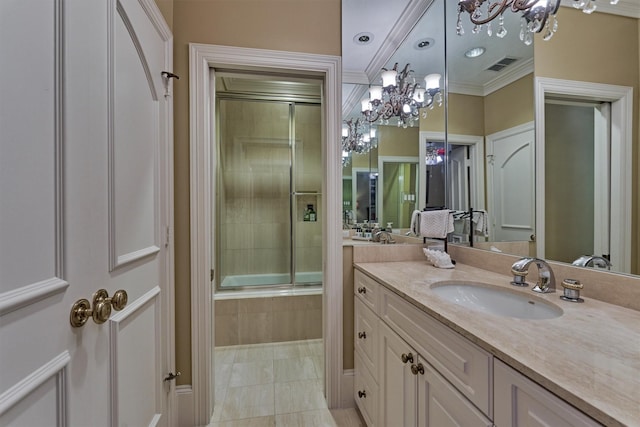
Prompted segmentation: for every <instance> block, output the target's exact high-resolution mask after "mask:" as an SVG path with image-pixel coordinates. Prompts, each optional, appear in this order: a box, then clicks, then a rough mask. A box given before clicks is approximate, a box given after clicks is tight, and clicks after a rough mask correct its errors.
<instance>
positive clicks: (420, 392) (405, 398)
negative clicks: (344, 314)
mask: <svg viewBox="0 0 640 427" xmlns="http://www.w3.org/2000/svg"><path fill="white" fill-rule="evenodd" d="M379 360H380V369H379V371H378V372H379V379H380V382H379V390H380V392H379V395H380V412H379V415H378V419H379V425H381V426H419V427H449V426H450V427H455V426H477V427H480V426H486V427H490V426H492V425H493V423H492V422H491V420H489V419H488V418H487V417H486V416H485V415H484V414H482V412H480V411H479V410H478V409H477V408H476V407H475V406H474V405H473V404H471V402H469V400H467V399H466V398H465V397H464V396H463V395H462V394H461V393H460V392H458V390H456V389H455V388H454V387H453V386H452V385H451V384H450V383H449V382H448V381H447V380H445V379H444V378H443V377H442V375H440V374H438V372H437V371H436V370H435V369H434V368H433V367H432V366H431V365H430V364H429V363H428V362H427V361H426V360H425V359H424V358H423V357H422V356H421V355H420V354H419V353H418V352H416V350H415V349H413V348H412V347H411V346H410V345H409V344H407V342H406V341H404V340H403V339H402V338H400V336H398V334H396V333H395V332H393V330H391V328H389V327H388V326H387V325H386V324H384V322H381V325H380V357H379Z"/></svg>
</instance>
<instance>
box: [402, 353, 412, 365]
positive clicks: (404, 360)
mask: <svg viewBox="0 0 640 427" xmlns="http://www.w3.org/2000/svg"><path fill="white" fill-rule="evenodd" d="M400 359H402V363H413V354H411V353H409V354H405V353H402V356H400Z"/></svg>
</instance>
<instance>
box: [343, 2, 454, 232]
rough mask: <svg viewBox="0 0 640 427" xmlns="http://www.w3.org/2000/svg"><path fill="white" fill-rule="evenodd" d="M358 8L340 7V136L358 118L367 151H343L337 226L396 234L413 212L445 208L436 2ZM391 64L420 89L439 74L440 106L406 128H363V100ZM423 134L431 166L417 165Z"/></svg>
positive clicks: (393, 124) (375, 124) (440, 21)
mask: <svg viewBox="0 0 640 427" xmlns="http://www.w3.org/2000/svg"><path fill="white" fill-rule="evenodd" d="M361 6H362V5H361V3H360V2H353V1H346V2H343V26H344V28H343V61H344V62H343V68H344V71H345V73H344V75H343V80H344V82H345V83H344V84H343V120H344V122H345V128H344V129H343V135H348V134H349V127H350V126H351V127H353V123H355V121H357V120H358V119H360V120H361V122H364V124H363V125H362V126H361V133H362V134H364V135H365V136H364V137H365V138H366V139H367V140H368V141H370V142H369V144H370V149H367V150H365V151H364V152H356V151H344V152H343V183H344V185H343V206H344V210H343V219H345V221H346V222H347V223H348V224H353V223H363V222H365V221H368V222H370V223H378V224H379V225H380V227H382V228H388V229H391V230H393V232H396V233H404V232H405V231H406V230H407V229H408V228H409V225H410V222H411V214H412V212H413V211H414V210H416V209H421V207H424V206H425V204H427V203H429V204H430V205H440V206H444V204H445V200H444V199H445V191H444V189H445V187H444V182H445V162H444V158H445V156H444V149H445V111H446V103H445V100H444V95H445V80H444V78H445V43H444V38H443V37H442V34H444V0H434V1H413V2H411V1H402V2H400V3H398V4H397V5H396V4H395V3H394V7H393V10H392V11H389V8H388V7H387V6H388V5H387V4H386V3H385V2H384V1H373V2H371V3H367V7H366V10H364V9H362V8H361ZM376 11H377V12H376ZM382 11H385V12H382ZM387 11H388V12H389V13H388V14H387V13H386V12H387ZM381 13H384V16H378V15H380V14H381ZM369 18H370V19H371V20H369ZM370 26H374V27H375V28H376V32H375V34H374V33H372V32H370V31H371V27H370ZM382 29H384V30H382ZM396 64H397V69H398V70H399V71H401V70H403V69H405V67H407V68H406V69H407V70H411V77H410V79H411V81H412V82H414V80H415V83H417V84H418V85H420V87H421V88H423V89H424V88H425V86H426V82H425V81H424V78H425V77H426V76H429V75H431V76H433V75H436V74H437V75H440V79H439V80H438V81H437V85H438V87H439V89H440V95H439V96H438V97H437V98H439V97H442V100H441V101H440V100H438V99H437V98H436V97H435V96H434V98H435V99H434V100H433V102H432V103H430V104H429V107H425V108H422V109H420V111H419V112H418V115H417V116H416V117H415V119H414V120H412V123H410V122H409V120H405V121H404V122H401V123H398V119H397V118H396V117H392V118H390V119H388V120H384V119H379V120H376V121H372V122H369V121H368V120H366V119H364V118H363V115H362V100H364V99H367V98H369V97H370V93H369V89H370V86H375V85H379V84H380V82H381V73H382V70H383V69H387V70H390V69H393V68H394V66H396ZM439 101H440V102H439ZM425 104H426V103H425ZM349 122H350V123H351V124H350V125H348V123H349ZM425 135H429V139H428V140H425V144H427V143H428V144H429V146H430V147H431V149H434V150H436V151H437V150H438V149H439V150H440V151H441V152H442V154H443V155H442V156H441V158H440V161H439V162H438V164H437V165H436V164H434V165H429V166H427V165H426V164H425V162H424V161H423V162H420V158H424V150H425V149H426V147H427V145H425V146H421V145H420V144H419V141H420V139H421V138H422V137H425ZM421 155H422V157H421Z"/></svg>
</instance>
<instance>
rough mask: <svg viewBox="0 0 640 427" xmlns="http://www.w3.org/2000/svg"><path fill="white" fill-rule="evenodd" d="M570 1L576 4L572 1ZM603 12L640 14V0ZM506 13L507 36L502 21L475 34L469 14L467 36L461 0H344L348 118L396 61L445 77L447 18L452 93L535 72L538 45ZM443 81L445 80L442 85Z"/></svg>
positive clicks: (481, 91)
mask: <svg viewBox="0 0 640 427" xmlns="http://www.w3.org/2000/svg"><path fill="white" fill-rule="evenodd" d="M565 1H566V0H563V3H562V4H563V5H565ZM566 3H567V5H569V6H570V3H571V1H570V0H569V1H566ZM445 7H446V8H447V10H446V11H445V10H444V9H445ZM425 10H426V11H427V12H426V13H424V11H425ZM598 11H600V12H607V13H616V14H622V15H625V16H632V17H636V18H640V0H620V2H619V3H618V5H616V6H610V5H609V4H608V2H607V1H602V0H599V1H598ZM445 12H446V18H444V19H443V17H444V16H445ZM504 16H505V27H506V28H507V36H506V37H504V38H502V39H500V38H498V37H496V35H495V32H496V30H497V23H493V32H494V34H493V36H492V37H489V36H487V34H486V30H485V29H483V31H482V32H481V33H480V34H472V32H471V30H472V25H471V23H470V22H469V21H468V18H467V19H464V17H463V20H462V23H463V27H464V29H465V35H463V36H457V35H456V34H455V26H456V19H457V1H455V0H448V1H446V4H445V1H442V0H435V1H434V0H393V1H390V0H343V1H342V67H343V83H344V84H343V95H342V96H343V116H344V117H347V116H349V115H350V114H357V113H358V110H359V104H360V100H361V99H363V98H365V97H366V96H367V88H368V85H369V84H370V83H378V82H379V81H380V77H379V75H380V70H381V68H383V67H385V68H390V67H392V66H393V64H394V63H395V62H398V63H399V67H404V65H405V64H406V63H410V64H411V69H413V70H414V74H415V76H416V79H420V78H422V77H423V76H424V75H426V74H429V73H434V72H437V73H440V74H442V75H444V74H445V72H444V63H443V62H444V45H445V37H444V35H445V29H444V28H445V22H444V21H445V20H446V22H447V25H446V26H447V30H446V35H447V37H446V44H447V67H448V70H447V74H448V89H449V91H450V92H456V93H464V94H470V95H479V96H485V95H487V94H489V93H491V92H493V91H495V90H497V89H499V88H501V87H503V86H504V85H506V84H508V83H510V82H512V81H515V80H517V79H519V78H521V77H523V76H524V75H526V74H528V73H531V72H532V71H533V47H532V46H525V45H524V43H523V42H522V41H520V39H519V37H518V34H519V32H520V21H519V17H518V16H516V14H514V13H505V15H504ZM561 25H562V24H561V23H560V30H559V31H562V26H561ZM362 34H365V35H368V36H369V37H370V41H369V43H367V44H362V43H358V42H357V40H358V37H359V36H360V35H362ZM423 39H430V41H431V42H432V43H431V46H430V47H429V48H428V49H426V50H422V51H421V50H416V48H415V44H416V41H417V40H423ZM476 46H482V47H485V48H486V51H485V53H484V54H483V55H482V56H480V57H478V58H473V59H469V58H466V57H465V56H464V52H465V51H467V50H468V49H469V48H472V47H476ZM506 57H509V58H514V59H516V61H514V62H513V63H512V64H510V65H508V66H507V67H504V68H503V69H502V70H501V71H500V72H496V71H490V70H487V68H489V67H490V66H492V65H494V64H496V63H497V62H499V61H501V60H502V59H504V58H506ZM443 84H444V83H442V81H441V87H442V86H443Z"/></svg>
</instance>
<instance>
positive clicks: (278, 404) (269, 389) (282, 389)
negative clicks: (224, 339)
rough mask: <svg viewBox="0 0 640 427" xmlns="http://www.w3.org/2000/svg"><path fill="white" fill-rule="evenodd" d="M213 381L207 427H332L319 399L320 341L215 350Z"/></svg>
mask: <svg viewBox="0 0 640 427" xmlns="http://www.w3.org/2000/svg"><path fill="white" fill-rule="evenodd" d="M215 375H216V376H215V378H216V388H215V399H216V403H215V409H214V412H213V418H212V420H211V421H212V423H211V424H210V427H263V426H277V427H285V426H296V427H298V426H310V427H321V426H323V427H324V426H328V427H329V426H330V427H336V426H337V424H336V422H335V421H334V418H333V416H332V415H331V412H330V411H329V410H328V409H327V403H326V401H325V398H324V395H323V393H322V384H323V380H322V379H323V376H324V363H323V348H322V340H321V339H316V340H306V341H291V342H283V343H268V344H250V345H239V346H230V347H216V349H215ZM352 411H353V410H352ZM354 413H355V411H354ZM336 415H337V416H338V418H340V419H341V420H343V419H348V418H350V416H351V415H352V414H349V413H345V412H344V410H340V411H339V413H336ZM356 419H357V415H356ZM340 424H341V425H345V423H343V422H341V423H340ZM346 425H355V426H357V425H359V423H358V422H357V421H356V422H355V423H353V424H351V423H350V422H348V424H346Z"/></svg>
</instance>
